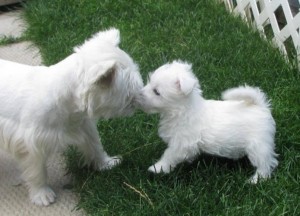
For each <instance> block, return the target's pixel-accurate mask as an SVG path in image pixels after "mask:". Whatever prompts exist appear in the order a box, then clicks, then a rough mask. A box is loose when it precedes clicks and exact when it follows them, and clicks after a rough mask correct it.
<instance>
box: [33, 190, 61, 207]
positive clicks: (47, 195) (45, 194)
mask: <svg viewBox="0 0 300 216" xmlns="http://www.w3.org/2000/svg"><path fill="white" fill-rule="evenodd" d="M55 198H56V195H55V193H54V191H53V190H52V189H51V188H50V187H48V186H44V187H42V188H40V189H37V190H34V191H32V192H31V194H30V200H31V202H32V203H34V204H35V205H38V206H48V205H50V204H51V203H53V202H54V201H55Z"/></svg>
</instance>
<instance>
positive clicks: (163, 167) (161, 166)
mask: <svg viewBox="0 0 300 216" xmlns="http://www.w3.org/2000/svg"><path fill="white" fill-rule="evenodd" d="M172 170H173V167H172V166H171V165H169V164H165V163H160V162H158V163H156V164H154V165H152V166H150V167H149V168H148V171H149V172H152V173H170V172H171V171H172Z"/></svg>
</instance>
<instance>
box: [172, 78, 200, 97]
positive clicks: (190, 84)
mask: <svg viewBox="0 0 300 216" xmlns="http://www.w3.org/2000/svg"><path fill="white" fill-rule="evenodd" d="M176 85H177V88H178V89H179V90H180V91H181V92H182V93H183V94H185V95H188V94H190V93H191V92H192V91H193V89H194V88H195V86H196V85H197V80H196V79H194V78H192V77H188V76H184V75H179V76H178V80H177V82H176Z"/></svg>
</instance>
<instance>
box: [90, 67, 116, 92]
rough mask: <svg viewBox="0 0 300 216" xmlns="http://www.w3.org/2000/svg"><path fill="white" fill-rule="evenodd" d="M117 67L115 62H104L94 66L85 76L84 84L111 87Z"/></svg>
mask: <svg viewBox="0 0 300 216" xmlns="http://www.w3.org/2000/svg"><path fill="white" fill-rule="evenodd" d="M116 71H117V66H116V62H115V61H105V62H102V63H101V64H97V65H94V66H93V67H91V69H90V70H89V71H88V74H87V75H86V82H87V83H89V85H98V86H101V87H104V88H107V87H109V86H111V84H112V82H113V80H114V78H115V74H116Z"/></svg>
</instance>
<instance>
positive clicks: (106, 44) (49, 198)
mask: <svg viewBox="0 0 300 216" xmlns="http://www.w3.org/2000/svg"><path fill="white" fill-rule="evenodd" d="M119 42H120V36H119V31H118V30H117V29H110V30H107V31H103V32H99V33H97V34H95V35H94V36H93V37H92V38H91V39H90V40H87V41H86V42H85V43H84V44H83V45H81V46H78V47H76V48H75V49H74V50H75V52H74V53H73V54H72V55H70V56H69V57H67V58H66V59H64V60H63V61H61V62H59V63H57V64H55V65H52V66H50V67H44V66H36V67H34V66H28V65H22V64H18V63H14V62H9V61H4V60H0V147H1V148H3V149H4V150H6V151H7V152H9V153H11V154H12V155H13V156H14V158H15V159H16V160H17V162H18V164H19V165H20V168H21V170H22V176H23V178H24V181H25V183H26V185H27V187H28V189H29V196H30V199H31V201H32V202H33V203H35V204H37V205H45V206H47V205H49V204H50V203H52V202H54V200H55V193H54V192H53V191H52V189H51V188H50V187H49V186H48V185H47V170H46V162H47V158H48V157H49V155H50V154H51V153H54V152H55V151H56V150H58V149H60V148H61V147H65V146H67V145H76V146H77V147H78V149H79V150H80V151H81V152H82V154H83V160H84V163H85V164H87V165H93V166H94V167H95V168H96V169H97V170H103V169H110V168H111V167H113V166H115V165H116V164H118V163H120V158H119V157H110V156H109V155H108V154H107V153H106V152H105V151H104V149H103V147H102V145H101V142H100V140H99V137H98V131H97V128H96V121H97V119H98V118H105V119H107V118H111V117H117V116H123V115H129V114H131V113H133V111H134V104H135V97H136V96H137V95H138V94H139V92H140V90H141V88H142V87H143V82H142V79H141V76H140V73H139V71H138V67H137V65H136V64H135V63H134V62H133V61H132V59H131V58H130V56H129V55H128V54H126V53H125V52H124V51H122V50H121V49H119V48H118V44H119Z"/></svg>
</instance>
